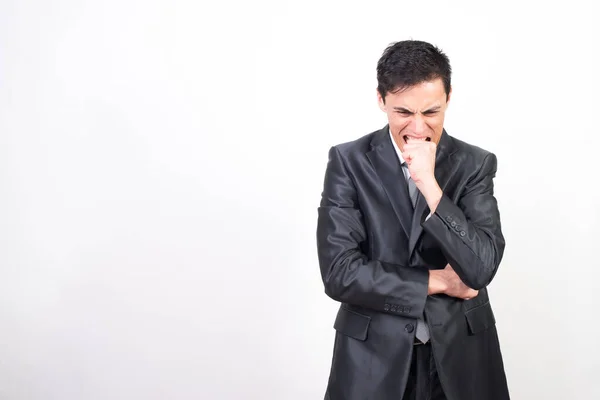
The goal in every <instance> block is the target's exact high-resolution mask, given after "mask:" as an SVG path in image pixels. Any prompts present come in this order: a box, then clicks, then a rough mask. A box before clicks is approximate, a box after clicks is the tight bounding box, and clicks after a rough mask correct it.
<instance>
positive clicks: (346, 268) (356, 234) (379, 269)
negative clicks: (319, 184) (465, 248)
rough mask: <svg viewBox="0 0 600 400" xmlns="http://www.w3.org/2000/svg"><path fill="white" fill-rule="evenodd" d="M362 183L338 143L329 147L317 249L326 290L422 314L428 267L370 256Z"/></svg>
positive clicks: (345, 298)
mask: <svg viewBox="0 0 600 400" xmlns="http://www.w3.org/2000/svg"><path fill="white" fill-rule="evenodd" d="M366 241H367V234H366V229H365V225H364V220H363V215H362V213H361V209H360V207H359V204H358V196H357V191H356V187H355V185H354V183H353V181H352V178H351V176H350V175H349V173H348V170H347V169H346V167H345V165H344V160H343V158H342V155H341V154H340V153H339V151H338V149H337V148H336V147H332V148H331V150H330V152H329V162H328V164H327V169H326V172H325V182H324V189H323V193H322V198H321V203H320V206H319V208H318V223H317V250H318V256H319V265H320V269H321V277H322V279H323V283H324V286H325V293H326V294H327V295H328V296H329V297H331V298H332V299H334V300H337V301H340V302H344V303H347V304H353V305H357V306H361V307H366V308H370V309H373V310H376V311H381V312H386V313H390V314H396V315H404V316H408V317H413V318H418V317H419V316H421V315H422V314H423V308H424V306H425V300H426V298H427V290H428V284H429V272H428V270H427V269H426V268H412V267H406V266H401V265H396V264H390V263H385V262H381V261H377V260H369V259H368V258H367V256H366V255H365V254H364V253H362V252H361V247H362V246H364V245H365V243H366Z"/></svg>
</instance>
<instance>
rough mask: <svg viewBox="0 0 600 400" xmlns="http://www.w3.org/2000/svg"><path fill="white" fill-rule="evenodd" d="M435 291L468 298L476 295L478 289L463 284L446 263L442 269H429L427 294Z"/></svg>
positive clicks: (435, 292)
mask: <svg viewBox="0 0 600 400" xmlns="http://www.w3.org/2000/svg"><path fill="white" fill-rule="evenodd" d="M437 293H445V294H447V295H448V296H452V297H457V298H459V299H464V300H469V299H472V298H473V297H475V296H477V294H478V293H479V291H478V290H474V289H471V288H470V287H468V286H467V285H465V284H464V283H463V281H461V280H460V278H459V277H458V275H456V272H454V270H453V269H452V267H451V266H450V264H448V265H446V268H444V269H436V270H431V271H429V292H428V293H427V294H437Z"/></svg>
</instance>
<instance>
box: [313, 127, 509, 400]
mask: <svg viewBox="0 0 600 400" xmlns="http://www.w3.org/2000/svg"><path fill="white" fill-rule="evenodd" d="M496 168H497V161H496V157H495V155H494V154H492V153H490V152H487V151H485V150H483V149H480V148H478V147H475V146H472V145H469V144H467V143H465V142H462V141H460V140H458V139H456V138H453V137H451V136H450V135H448V134H447V132H445V131H444V132H443V134H442V137H441V140H440V143H439V144H438V148H437V154H436V168H435V176H436V179H437V181H438V183H439V185H440V187H441V188H442V190H443V192H444V194H443V197H442V199H441V201H440V203H439V205H438V207H437V209H436V211H435V213H433V214H432V215H431V217H430V218H429V219H427V220H425V218H426V216H427V215H428V214H429V209H428V207H427V203H426V202H425V199H424V198H423V196H419V199H418V200H417V204H416V206H415V208H414V210H413V207H412V205H411V203H410V198H409V196H408V188H407V185H406V184H404V176H403V175H402V174H403V173H402V169H401V165H400V162H399V160H398V157H397V155H396V154H395V152H394V149H393V145H392V142H391V139H390V137H389V134H388V127H387V126H386V127H385V128H383V129H382V130H380V131H376V132H373V133H371V134H368V135H365V136H364V137H362V138H360V139H357V140H355V141H353V142H349V143H345V144H341V145H338V146H334V147H332V148H331V150H330V152H329V162H328V164H327V169H326V173H325V180H324V186H323V193H322V198H321V203H320V206H319V209H318V226H317V249H318V257H319V264H320V270H321V276H322V279H323V284H324V289H325V293H326V294H327V295H328V296H329V297H331V298H332V299H334V300H336V301H339V302H340V303H341V304H340V308H339V311H338V314H337V317H336V319H335V322H334V328H335V331H336V333H335V341H334V348H333V356H332V361H331V371H330V376H329V381H328V385H327V390H326V394H325V399H330V400H369V399H370V400H399V399H401V398H402V395H403V393H404V390H405V388H406V384H407V381H408V378H409V371H410V366H411V362H412V352H413V350H414V349H413V347H414V346H413V342H414V336H415V328H416V320H417V318H419V317H420V316H422V315H425V319H426V321H427V324H428V326H429V331H430V335H431V339H430V343H431V346H432V347H431V349H432V352H433V356H434V359H435V363H436V367H437V372H438V375H439V379H440V382H441V384H442V387H443V390H444V393H445V395H446V397H447V398H448V400H483V399H485V400H507V399H509V393H508V388H507V383H506V377H505V373H504V366H503V361H502V355H501V351H500V345H499V341H498V336H497V333H496V327H495V324H496V321H495V318H494V314H493V311H492V306H491V303H490V301H489V297H488V292H487V289H486V286H487V285H488V284H489V283H490V282H491V281H492V279H493V278H494V276H495V274H496V271H497V269H498V266H499V264H500V261H501V259H502V255H503V252H504V246H505V242H504V237H503V235H502V232H501V225H500V214H499V211H498V207H497V202H496V199H495V198H494V194H493V178H494V176H495V173H496ZM399 183H401V184H399ZM447 263H450V264H451V265H452V266H453V268H454V269H455V271H456V273H457V274H458V275H459V276H460V278H461V279H462V280H463V282H465V283H466V284H467V285H469V286H470V287H472V288H474V289H479V295H478V296H477V297H475V298H473V299H470V300H467V301H463V300H460V299H456V298H452V297H449V296H446V295H441V294H440V295H433V296H428V295H427V289H428V279H429V272H428V270H430V269H438V268H444V266H445V265H446V264H447Z"/></svg>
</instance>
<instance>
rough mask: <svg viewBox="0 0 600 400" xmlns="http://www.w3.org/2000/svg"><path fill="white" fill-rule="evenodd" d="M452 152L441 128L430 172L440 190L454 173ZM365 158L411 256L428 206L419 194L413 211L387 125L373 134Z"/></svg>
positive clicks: (451, 141) (421, 230) (450, 141)
mask: <svg viewBox="0 0 600 400" xmlns="http://www.w3.org/2000/svg"><path fill="white" fill-rule="evenodd" d="M454 152H455V145H454V140H453V139H452V137H451V136H450V135H448V133H447V132H446V130H445V129H444V130H443V131H442V136H441V137H440V141H439V143H438V145H437V150H436V157H435V172H434V173H435V177H436V180H437V182H438V184H439V185H440V187H441V188H442V191H443V190H444V189H445V187H446V186H447V184H448V181H449V180H450V177H451V176H452V174H453V173H454V172H453V168H452V162H451V159H452V155H453V153H454ZM367 158H368V159H369V161H370V162H371V165H372V166H373V168H374V169H375V171H376V173H377V175H378V176H379V179H380V180H381V183H382V184H383V188H384V190H385V192H386V194H387V196H388V199H389V200H390V203H391V205H392V208H393V209H394V212H395V214H396V216H397V218H398V220H399V221H400V224H401V225H402V228H403V229H404V232H405V233H406V235H407V237H408V238H409V255H412V253H413V251H414V249H415V246H416V243H417V240H418V238H419V237H420V235H421V234H422V232H423V228H422V226H421V223H422V221H423V220H424V219H425V217H426V216H427V214H428V213H429V208H428V206H427V202H426V201H425V198H424V197H423V196H422V195H421V194H420V193H419V196H418V198H417V203H416V205H415V207H414V210H413V207H412V204H411V203H410V197H409V195H408V188H407V185H406V184H404V183H405V182H406V180H405V177H404V173H403V171H402V166H401V163H400V160H399V159H398V155H397V153H396V150H395V149H394V145H393V143H392V138H391V137H390V134H389V125H386V126H385V127H384V128H383V129H381V130H380V131H378V132H376V133H375V134H374V136H373V139H372V140H371V150H370V151H369V152H367Z"/></svg>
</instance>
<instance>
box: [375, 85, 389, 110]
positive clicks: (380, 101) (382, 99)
mask: <svg viewBox="0 0 600 400" xmlns="http://www.w3.org/2000/svg"><path fill="white" fill-rule="evenodd" d="M376 92H377V102H378V103H379V108H380V109H381V111H383V112H387V107H386V106H385V99H384V98H383V97H381V93H379V90H376Z"/></svg>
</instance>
